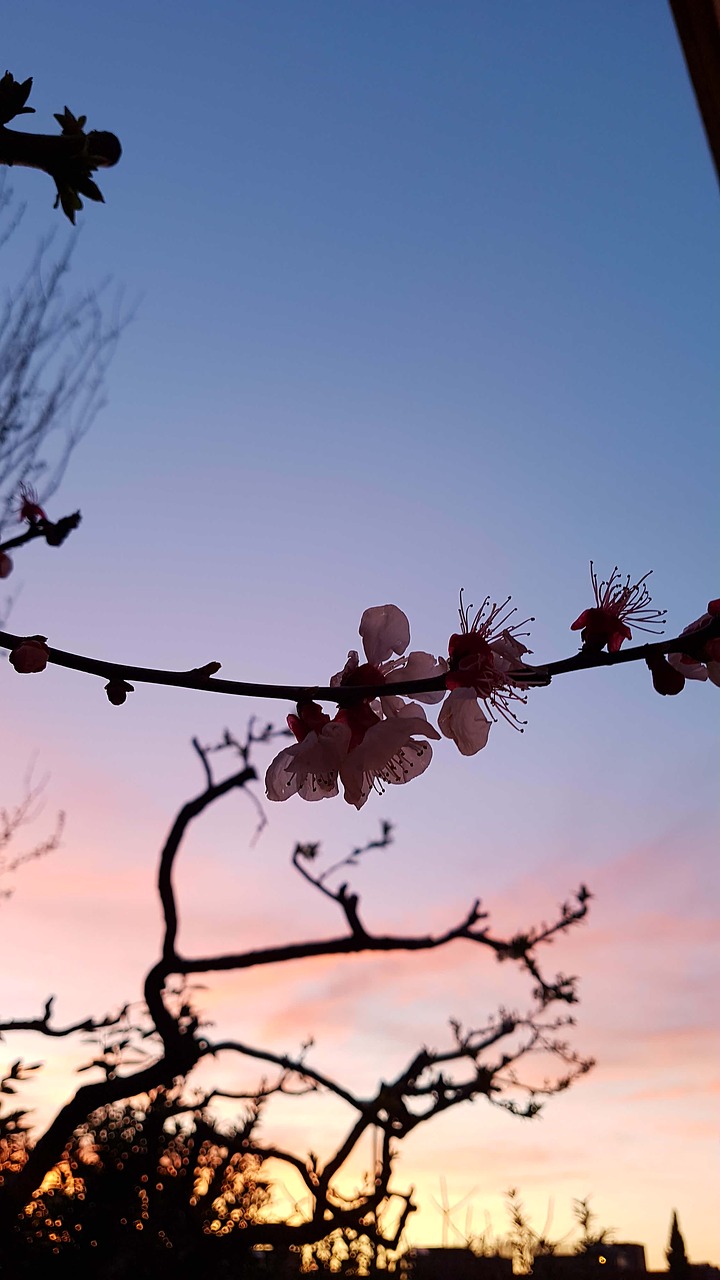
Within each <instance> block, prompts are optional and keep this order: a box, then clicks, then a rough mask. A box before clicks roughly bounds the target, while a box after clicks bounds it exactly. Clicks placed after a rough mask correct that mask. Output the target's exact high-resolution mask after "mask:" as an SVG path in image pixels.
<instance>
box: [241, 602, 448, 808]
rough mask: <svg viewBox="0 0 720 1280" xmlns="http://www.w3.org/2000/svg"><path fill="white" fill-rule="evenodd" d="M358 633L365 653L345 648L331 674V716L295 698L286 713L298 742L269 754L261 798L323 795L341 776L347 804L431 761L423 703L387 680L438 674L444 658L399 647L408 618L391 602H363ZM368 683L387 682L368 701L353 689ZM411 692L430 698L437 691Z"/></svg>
mask: <svg viewBox="0 0 720 1280" xmlns="http://www.w3.org/2000/svg"><path fill="white" fill-rule="evenodd" d="M360 637H361V639H362V643H363V650H364V653H365V659H366V661H365V662H362V663H361V662H360V658H359V655H358V653H357V652H356V651H355V650H351V651H350V652H349V653H348V657H347V661H346V663H345V666H344V667H343V669H342V671H339V672H338V673H337V674H336V675H334V676H333V677H332V679H331V681H330V684H331V686H332V687H333V688H337V689H342V690H343V693H342V696H341V697H340V698H339V700H338V710H337V712H336V714H335V716H334V718H333V719H331V718H330V716H329V715H327V714H326V713H325V712H324V711H323V710H322V708H321V707H320V706H318V704H317V703H315V702H307V703H301V704H299V705H298V708H297V715H290V716H288V726H289V728H290V730H291V731H292V733H293V735H294V736H295V738H296V739H297V742H296V743H295V744H294V745H293V746H290V747H286V748H285V749H284V750H283V751H281V752H280V753H279V755H277V756H276V758H275V759H274V760H273V761H272V763H271V765H270V767H269V769H268V771H267V774H266V777H265V788H266V793H267V796H268V799H270V800H286V799H288V798H289V797H290V796H291V795H296V794H297V795H299V796H301V798H302V799H304V800H322V799H324V798H325V797H327V796H335V795H337V794H338V791H339V783H342V785H343V789H344V795H345V799H346V800H347V802H348V804H354V805H355V806H356V808H358V809H359V808H361V807H362V805H364V804H365V801H366V800H367V798H368V796H369V794H370V791H371V790H372V789H373V788H374V789H375V790H378V791H382V790H383V788H384V786H385V785H397V784H401V783H404V782H409V781H410V779H411V778H416V777H418V776H419V774H421V773H424V771H425V769H426V768H427V766H428V764H429V763H430V760H431V758H432V748H431V747H430V743H429V742H428V741H427V739H428V738H439V736H440V735H439V733H438V732H437V730H436V729H434V728H433V727H432V726H431V725H429V724H428V722H427V719H426V717H425V712H424V711H423V709H422V707H420V706H419V705H418V704H417V703H415V702H411V703H406V702H405V701H404V700H403V699H402V698H401V697H399V696H397V695H396V694H393V693H392V692H391V686H392V684H393V683H395V682H397V681H398V680H424V679H427V678H428V677H431V676H438V675H442V674H443V673H444V672H445V670H446V668H447V664H446V663H445V662H444V660H443V659H440V658H434V657H433V656H432V654H429V653H421V652H419V651H414V652H413V653H409V654H407V655H405V650H406V648H407V646H408V644H409V643H410V624H409V623H408V620H407V617H406V616H405V614H404V613H403V611H402V609H399V608H398V607H397V605H392V604H386V605H378V606H377V607H375V608H372V609H366V610H365V612H364V613H363V615H362V618H361V620H360ZM368 685H370V686H372V685H375V686H378V685H380V686H383V685H387V686H388V691H387V693H383V694H381V695H380V697H379V698H375V699H373V700H372V701H371V700H370V699H368V698H364V697H363V696H362V695H361V694H360V693H359V692H358V691H359V690H360V689H362V688H365V687H367V686H368ZM417 696H418V697H419V698H422V699H423V701H426V702H436V701H438V700H439V699H441V698H442V697H443V691H442V690H440V691H437V692H430V693H424V694H418V695H417Z"/></svg>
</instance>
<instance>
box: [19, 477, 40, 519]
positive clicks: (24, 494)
mask: <svg viewBox="0 0 720 1280" xmlns="http://www.w3.org/2000/svg"><path fill="white" fill-rule="evenodd" d="M18 519H20V520H28V521H29V523H30V524H36V523H37V521H38V520H47V516H46V515H45V512H44V511H43V509H42V507H41V506H40V500H39V497H38V494H37V493H36V491H35V489H33V487H32V485H29V484H24V483H23V484H21V485H20V507H19V509H18Z"/></svg>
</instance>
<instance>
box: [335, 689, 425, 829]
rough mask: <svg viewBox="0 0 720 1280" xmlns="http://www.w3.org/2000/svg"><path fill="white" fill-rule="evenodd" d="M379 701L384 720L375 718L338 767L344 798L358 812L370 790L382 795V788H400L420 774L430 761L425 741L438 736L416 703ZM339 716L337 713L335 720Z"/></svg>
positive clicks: (392, 700)
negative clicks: (383, 710) (384, 711)
mask: <svg viewBox="0 0 720 1280" xmlns="http://www.w3.org/2000/svg"><path fill="white" fill-rule="evenodd" d="M383 702H384V703H385V704H386V705H387V711H388V712H389V714H388V716H387V718H386V719H384V720H380V719H379V718H378V720H377V722H376V723H375V724H374V725H371V727H370V728H369V729H368V730H367V732H366V733H365V734H364V735H363V738H362V740H361V742H359V743H358V745H357V746H356V747H354V749H353V750H351V751H349V752H348V754H347V756H346V757H345V759H344V760H343V761H342V763H341V765H340V778H341V780H342V783H343V787H344V790H345V799H346V800H347V802H348V804H354V805H355V808H356V809H362V807H363V805H364V804H365V801H366V800H367V798H368V796H369V795H370V792H371V791H372V790H375V791H378V792H380V793H381V794H382V792H383V791H384V790H385V787H386V786H398V785H402V784H403V783H405V782H410V780H411V779H412V778H418V777H419V776H420V774H421V773H424V772H425V770H426V769H427V767H428V765H429V764H430V761H431V760H432V747H431V746H430V743H429V742H428V741H427V739H428V738H437V739H439V737H440V734H439V733H438V731H437V729H435V728H434V727H433V726H432V725H431V724H428V721H427V718H426V716H425V712H424V711H423V709H422V707H421V706H419V705H418V703H416V702H408V703H404V702H403V701H402V699H401V698H387V699H383ZM391 703H392V704H394V705H393V706H391V705H390V704H391ZM342 714H343V712H342V711H340V712H338V719H339V718H340V717H341V716H342Z"/></svg>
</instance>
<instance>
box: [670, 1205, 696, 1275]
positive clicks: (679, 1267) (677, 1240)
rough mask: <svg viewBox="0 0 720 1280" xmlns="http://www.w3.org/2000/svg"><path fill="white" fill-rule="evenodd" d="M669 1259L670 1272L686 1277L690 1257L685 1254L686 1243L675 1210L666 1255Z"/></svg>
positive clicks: (674, 1210)
mask: <svg viewBox="0 0 720 1280" xmlns="http://www.w3.org/2000/svg"><path fill="white" fill-rule="evenodd" d="M665 1257H666V1258H667V1264H668V1271H669V1272H670V1273H671V1275H675V1276H681V1275H682V1276H684V1275H686V1274H687V1271H688V1268H689V1265H690V1264H689V1262H688V1257H687V1254H686V1252H685V1241H684V1240H683V1237H682V1232H681V1230H680V1223H679V1222H678V1216H677V1210H676V1209H673V1216H672V1222H671V1224H670V1240H669V1242H668V1247H667V1250H666V1253H665Z"/></svg>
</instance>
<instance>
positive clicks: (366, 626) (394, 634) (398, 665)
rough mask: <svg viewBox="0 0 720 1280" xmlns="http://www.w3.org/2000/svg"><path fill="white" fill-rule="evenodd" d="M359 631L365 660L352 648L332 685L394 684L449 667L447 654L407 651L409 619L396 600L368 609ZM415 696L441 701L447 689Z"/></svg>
mask: <svg viewBox="0 0 720 1280" xmlns="http://www.w3.org/2000/svg"><path fill="white" fill-rule="evenodd" d="M359 634H360V637H361V639H362V642H363V649H364V650H365V657H366V661H365V662H363V663H361V662H360V658H359V656H358V653H357V651H356V650H355V649H351V650H350V652H349V653H348V656H347V662H346V663H345V666H344V667H343V669H342V671H338V672H337V674H336V675H334V676H333V677H332V679H331V681H330V684H331V685H332V686H333V687H335V686H337V685H343V686H345V687H347V688H349V689H350V688H353V687H355V688H357V687H358V686H361V685H378V684H393V683H395V682H396V681H398V680H426V679H429V678H430V677H433V676H439V675H443V674H444V672H445V671H447V663H446V662H445V660H444V658H434V657H433V656H432V654H431V653H423V652H421V651H420V650H414V651H413V652H412V653H408V654H405V650H406V649H407V647H408V645H409V643H410V623H409V622H408V620H407V617H406V615H405V614H404V613H403V611H402V609H399V608H398V607H397V605H395V604H381V605H376V606H375V607H374V608H372V609H366V610H365V612H364V613H363V615H362V618H361V619H360V627H359ZM393 655H396V656H393ZM403 655H404V656H403ZM413 697H414V698H417V700H418V701H419V702H427V703H434V702H441V701H442V699H443V697H444V691H443V690H442V689H440V690H436V691H434V692H430V693H416V694H413Z"/></svg>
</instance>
